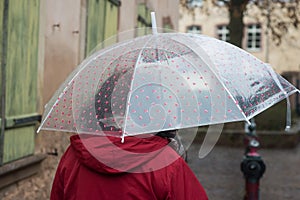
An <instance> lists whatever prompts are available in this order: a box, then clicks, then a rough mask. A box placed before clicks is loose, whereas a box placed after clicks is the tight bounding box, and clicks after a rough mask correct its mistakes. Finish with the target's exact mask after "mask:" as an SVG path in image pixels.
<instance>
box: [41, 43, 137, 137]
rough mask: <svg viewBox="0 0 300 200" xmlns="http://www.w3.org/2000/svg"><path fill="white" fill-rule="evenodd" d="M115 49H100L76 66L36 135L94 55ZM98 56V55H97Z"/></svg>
mask: <svg viewBox="0 0 300 200" xmlns="http://www.w3.org/2000/svg"><path fill="white" fill-rule="evenodd" d="M129 43H132V41H131V40H130V41H126V42H124V43H123V44H121V46H124V45H127V44H129ZM116 48H119V46H118V45H116V46H114V47H113V48H108V49H106V50H103V49H101V50H99V51H102V50H103V51H102V52H101V53H100V54H99V51H97V52H95V53H93V54H92V55H90V56H89V57H87V58H86V59H84V61H82V63H81V64H80V65H78V67H77V68H76V69H75V70H74V71H73V72H72V73H71V74H70V75H69V76H68V78H67V79H66V81H65V82H64V83H63V84H62V85H61V86H63V88H64V89H63V90H62V92H60V94H59V95H58V98H56V100H55V102H54V103H53V104H52V105H49V106H51V109H50V110H49V112H48V113H47V115H46V117H45V118H44V119H43V120H42V122H41V125H40V126H39V128H38V129H37V133H39V132H40V130H41V129H44V128H43V125H44V123H45V121H46V120H47V118H48V117H49V115H50V114H51V112H52V111H53V109H54V105H56V104H57V103H58V101H59V99H60V98H61V97H62V96H63V95H64V93H65V91H66V90H68V89H69V87H70V85H71V83H72V81H73V80H74V79H75V78H76V77H77V75H78V74H79V73H80V72H81V71H82V70H83V69H85V68H86V66H87V65H88V64H90V63H91V62H93V61H94V60H95V57H96V55H97V56H101V55H103V54H105V53H107V52H109V51H112V50H114V49H116ZM98 54H99V55H98ZM91 58H93V59H91ZM70 77H72V78H71V79H70V80H69V78H70ZM68 80H69V81H68ZM59 89H60V88H59ZM59 89H58V90H59ZM53 97H56V95H54V96H53ZM51 100H52V99H50V101H49V102H51ZM46 106H47V104H46Z"/></svg>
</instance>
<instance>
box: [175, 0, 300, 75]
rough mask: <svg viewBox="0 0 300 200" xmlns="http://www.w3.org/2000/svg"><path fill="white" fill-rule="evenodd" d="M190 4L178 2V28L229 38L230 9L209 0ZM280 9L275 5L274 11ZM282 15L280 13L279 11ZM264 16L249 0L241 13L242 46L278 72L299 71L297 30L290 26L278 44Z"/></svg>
mask: <svg viewBox="0 0 300 200" xmlns="http://www.w3.org/2000/svg"><path fill="white" fill-rule="evenodd" d="M189 2H190V8H192V9H194V10H193V11H191V10H189V9H186V8H184V7H182V6H181V8H180V19H179V31H181V32H193V33H201V34H204V35H208V36H211V37H215V38H218V39H221V40H224V41H228V40H229V30H228V28H227V25H228V23H229V13H228V10H227V8H226V6H224V5H223V6H222V4H221V3H220V5H219V6H215V5H213V4H212V3H211V1H203V0H191V1H189ZM281 11H282V9H280V8H279V7H278V9H277V10H275V12H277V13H279V14H278V16H280V12H281ZM282 16H283V15H282ZM267 23H268V22H267V20H266V19H265V18H263V17H261V12H260V10H259V9H258V8H257V7H256V6H255V5H254V4H251V3H249V4H248V5H247V11H246V12H245V16H244V24H245V29H244V37H243V45H242V47H243V49H245V50H246V51H248V52H250V53H251V54H253V55H254V56H256V57H257V58H259V59H261V60H262V61H264V62H267V63H270V64H271V66H272V67H273V68H274V69H275V71H276V72H278V73H284V72H287V71H288V72H291V71H293V72H298V71H299V69H300V62H299V59H298V58H297V55H299V53H300V35H299V30H296V29H293V28H290V29H288V31H287V33H286V34H285V35H284V36H283V37H282V38H281V39H282V40H281V44H280V45H276V42H275V41H274V40H273V38H272V36H271V34H270V31H269V30H268V28H267V26H268V25H267Z"/></svg>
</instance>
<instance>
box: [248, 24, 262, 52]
mask: <svg viewBox="0 0 300 200" xmlns="http://www.w3.org/2000/svg"><path fill="white" fill-rule="evenodd" d="M246 45H247V46H246V48H247V50H249V51H259V50H260V49H261V26H260V25H259V24H252V25H248V26H247V43H246Z"/></svg>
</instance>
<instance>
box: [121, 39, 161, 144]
mask: <svg viewBox="0 0 300 200" xmlns="http://www.w3.org/2000/svg"><path fill="white" fill-rule="evenodd" d="M156 36H157V34H155V35H149V37H150V38H149V40H148V41H147V42H145V44H144V46H143V47H142V48H141V51H140V53H139V55H138V58H137V59H136V61H135V64H134V69H133V73H132V79H131V83H130V89H129V93H128V97H127V100H126V102H127V104H126V105H127V106H126V112H125V120H124V130H123V132H122V136H121V142H122V143H124V138H125V133H126V127H127V117H128V113H129V104H128V102H129V100H130V98H131V94H132V88H133V80H134V76H135V73H136V66H137V64H138V61H139V60H140V58H141V55H142V52H143V49H144V48H145V46H146V45H147V44H148V43H149V41H150V40H151V39H152V38H153V37H156Z"/></svg>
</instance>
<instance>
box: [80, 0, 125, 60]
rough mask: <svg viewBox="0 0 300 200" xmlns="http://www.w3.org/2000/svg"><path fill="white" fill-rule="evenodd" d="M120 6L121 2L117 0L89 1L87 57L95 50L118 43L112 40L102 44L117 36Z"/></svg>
mask: <svg viewBox="0 0 300 200" xmlns="http://www.w3.org/2000/svg"><path fill="white" fill-rule="evenodd" d="M119 6H120V2H119V1H117V0H89V1H88V6H87V28H86V31H87V33H86V51H85V53H86V55H89V54H90V53H91V52H93V50H95V48H97V49H98V48H103V47H105V46H108V45H111V44H112V43H113V42H116V40H110V41H109V42H106V43H102V42H103V41H104V40H105V39H107V38H109V37H111V36H114V35H116V34H117V31H118V13H119V12H118V7H119ZM97 45H101V46H97Z"/></svg>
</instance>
